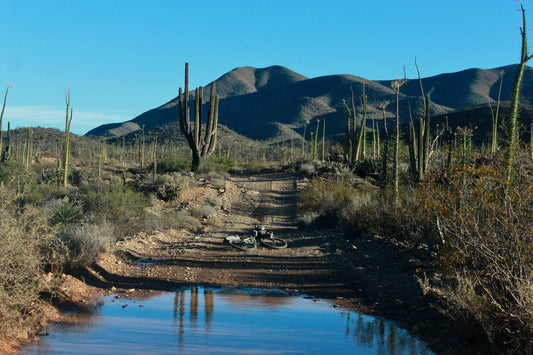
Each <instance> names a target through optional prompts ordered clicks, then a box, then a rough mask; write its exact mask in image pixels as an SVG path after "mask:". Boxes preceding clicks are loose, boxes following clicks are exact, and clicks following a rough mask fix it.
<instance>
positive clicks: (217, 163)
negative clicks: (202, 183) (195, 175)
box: [200, 157, 235, 173]
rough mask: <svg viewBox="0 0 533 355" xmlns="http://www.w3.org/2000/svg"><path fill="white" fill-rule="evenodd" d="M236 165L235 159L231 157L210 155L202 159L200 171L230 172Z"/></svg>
mask: <svg viewBox="0 0 533 355" xmlns="http://www.w3.org/2000/svg"><path fill="white" fill-rule="evenodd" d="M234 167H235V161H234V160H233V159H232V158H229V157H209V158H207V159H204V160H203V161H202V164H201V165H200V172H203V173H209V172H213V171H216V172H226V173H227V172H229V171H230V170H231V169H232V168H234Z"/></svg>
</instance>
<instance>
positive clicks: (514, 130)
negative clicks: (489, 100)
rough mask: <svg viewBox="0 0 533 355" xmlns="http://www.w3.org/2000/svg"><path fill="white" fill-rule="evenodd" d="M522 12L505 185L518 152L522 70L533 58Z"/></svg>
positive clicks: (524, 12) (512, 96) (522, 8)
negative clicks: (528, 45)
mask: <svg viewBox="0 0 533 355" xmlns="http://www.w3.org/2000/svg"><path fill="white" fill-rule="evenodd" d="M520 9H521V11H522V26H521V27H520V34H521V35H522V51H521V55H520V64H519V65H518V68H517V70H516V74H515V79H514V84H513V91H512V93H511V113H510V115H509V135H510V137H509V140H508V142H507V184H508V185H509V184H510V183H511V180H512V178H513V175H514V173H515V171H514V170H515V161H516V153H517V151H518V111H519V103H520V89H521V87H522V79H523V77H524V69H525V67H526V63H527V62H528V61H529V60H531V58H533V54H532V55H528V50H527V29H526V11H525V10H524V5H522V4H521V5H520Z"/></svg>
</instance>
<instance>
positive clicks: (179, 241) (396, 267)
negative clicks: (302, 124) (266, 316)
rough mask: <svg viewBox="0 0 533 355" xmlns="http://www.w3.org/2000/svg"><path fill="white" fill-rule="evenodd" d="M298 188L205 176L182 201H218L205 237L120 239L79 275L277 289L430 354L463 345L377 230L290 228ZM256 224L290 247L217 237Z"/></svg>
mask: <svg viewBox="0 0 533 355" xmlns="http://www.w3.org/2000/svg"><path fill="white" fill-rule="evenodd" d="M303 184H304V181H303V180H302V178H301V177H300V176H296V175H291V174H283V173H270V174H256V175H232V176H231V177H229V179H228V180H227V181H226V187H225V189H223V190H219V189H215V188H214V187H213V186H211V185H210V184H209V182H207V181H206V183H205V184H204V186H200V187H195V188H192V189H188V190H187V191H185V192H184V194H183V198H182V201H181V202H180V204H181V206H186V208H199V207H201V206H203V205H205V204H208V203H209V201H211V202H212V201H218V204H219V205H220V206H221V207H220V209H219V210H218V212H217V218H218V221H219V223H218V224H217V225H215V226H213V225H209V223H208V222H209V221H204V222H206V225H205V227H204V232H203V233H191V232H189V231H186V230H168V231H161V232H157V233H154V234H151V235H138V236H136V237H135V238H132V239H128V240H126V241H123V242H121V243H119V245H118V248H119V249H120V252H119V253H118V255H122V257H119V256H117V255H107V256H106V257H104V258H102V259H101V260H100V261H99V262H98V264H97V265H96V266H95V267H94V268H93V269H92V271H91V273H90V274H88V275H86V279H87V281H88V282H89V283H91V284H92V285H96V286H100V287H107V288H110V287H115V288H122V289H136V290H143V289H156V290H172V289H176V288H178V287H180V286H183V285H190V284H201V285H203V286H206V287H246V288H277V289H281V290H284V291H287V292H289V293H294V294H305V295H308V296H311V297H316V298H321V299H329V300H331V302H332V303H334V304H338V305H340V306H343V307H347V308H350V309H351V310H354V311H358V312H364V313H367V314H374V315H377V316H382V317H384V318H387V319H390V320H393V321H396V322H397V323H398V324H399V325H400V326H401V327H403V328H406V329H407V330H409V331H410V332H411V333H412V334H415V335H418V336H420V337H421V338H422V339H423V340H425V341H426V342H427V343H428V344H430V347H431V348H432V350H434V351H436V352H437V353H442V354H448V353H449V354H455V353H458V352H457V351H458V349H461V351H464V350H465V349H466V345H465V344H464V343H463V342H462V340H461V339H460V336H459V334H458V332H457V330H456V329H455V327H454V326H453V324H451V323H450V322H449V320H447V319H446V318H445V317H443V316H442V314H441V313H440V312H439V311H438V310H437V309H435V307H433V306H432V305H431V304H432V303H435V302H437V300H435V299H432V298H431V297H430V296H426V295H423V294H422V291H421V288H420V287H419V285H418V281H417V279H416V278H415V276H414V274H415V272H416V271H417V270H416V265H412V264H411V263H410V261H409V258H408V256H405V255H403V254H402V253H401V252H400V251H399V250H398V248H399V247H398V246H397V245H394V244H392V243H391V242H390V241H388V239H386V238H380V237H377V236H356V237H350V238H347V237H346V236H344V233H342V232H341V231H339V230H325V231H315V230H301V229H298V228H296V217H297V191H298V189H299V188H301V187H302V186H303ZM166 208H170V207H166ZM257 224H264V225H265V226H266V227H267V228H268V229H272V230H273V231H274V233H275V235H277V236H279V237H281V238H283V239H285V240H286V241H287V242H288V248H287V249H282V250H274V249H268V248H264V247H258V248H257V249H256V250H253V251H248V252H245V251H241V250H237V249H234V248H232V247H230V246H229V245H227V244H224V243H223V240H224V237H225V236H227V235H230V234H238V233H242V234H244V233H246V232H247V231H248V230H249V229H250V228H251V227H253V226H254V225H257ZM469 351H470V352H471V350H469Z"/></svg>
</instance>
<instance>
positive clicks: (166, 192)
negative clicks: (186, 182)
mask: <svg viewBox="0 0 533 355" xmlns="http://www.w3.org/2000/svg"><path fill="white" fill-rule="evenodd" d="M181 192H182V189H181V187H180V186H178V185H174V184H169V183H165V184H163V185H161V186H159V188H158V189H157V196H158V197H159V198H160V199H161V200H163V201H173V200H177V199H179V198H180V197H181Z"/></svg>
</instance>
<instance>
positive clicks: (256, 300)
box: [23, 287, 431, 354]
mask: <svg viewBox="0 0 533 355" xmlns="http://www.w3.org/2000/svg"><path fill="white" fill-rule="evenodd" d="M215 303H216V307H215ZM135 306H137V307H135ZM65 319H66V321H65V322H62V323H60V324H58V325H57V326H55V327H53V328H51V329H50V330H49V332H50V336H48V337H43V338H42V340H41V342H39V343H36V344H35V345H33V346H32V347H31V348H29V349H27V350H26V352H23V354H57V353H61V354H109V353H113V354H145V353H158V354H188V353H243V354H249V353H293V352H295V353H304V354H305V353H313V354H314V353H338V354H354V353H357V354H431V352H430V351H428V350H426V349H425V347H424V345H423V344H422V343H421V342H420V341H418V340H416V339H415V338H412V337H410V336H409V335H408V334H407V332H405V331H404V330H402V329H399V328H396V327H395V326H394V325H393V324H391V323H389V322H386V321H383V320H381V319H376V318H373V317H370V316H366V315H361V314H358V313H352V312H347V311H339V310H338V309H335V308H333V307H331V305H329V304H327V303H326V302H318V303H315V302H313V301H312V300H309V299H303V298H298V297H291V296H288V295H285V294H283V293H275V292H266V291H251V290H246V291H243V290H235V289H218V290H213V289H203V288H199V287H194V288H190V289H183V290H178V291H177V292H175V293H173V294H170V293H169V294H163V295H162V296H158V297H154V298H151V299H141V300H132V299H120V298H119V299H112V298H109V299H107V300H106V302H105V305H104V306H102V307H98V308H95V309H93V310H90V311H89V312H86V313H84V314H81V313H80V314H77V315H76V316H75V317H67V318H65ZM266 334H268V336H265V335H266Z"/></svg>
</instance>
